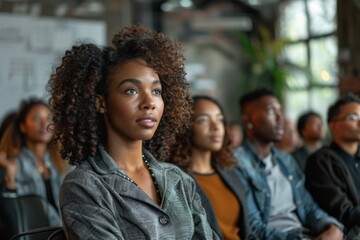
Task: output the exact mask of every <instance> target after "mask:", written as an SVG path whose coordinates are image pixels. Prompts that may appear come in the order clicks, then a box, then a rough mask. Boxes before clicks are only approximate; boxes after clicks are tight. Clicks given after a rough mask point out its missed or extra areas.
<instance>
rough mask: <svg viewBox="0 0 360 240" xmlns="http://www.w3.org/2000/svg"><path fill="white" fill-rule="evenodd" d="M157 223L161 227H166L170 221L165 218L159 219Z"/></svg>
mask: <svg viewBox="0 0 360 240" xmlns="http://www.w3.org/2000/svg"><path fill="white" fill-rule="evenodd" d="M159 222H160V224H161V225H167V224H169V222H170V219H169V218H168V217H167V216H161V217H159Z"/></svg>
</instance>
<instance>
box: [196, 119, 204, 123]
mask: <svg viewBox="0 0 360 240" xmlns="http://www.w3.org/2000/svg"><path fill="white" fill-rule="evenodd" d="M196 123H207V119H205V118H199V119H197V120H196Z"/></svg>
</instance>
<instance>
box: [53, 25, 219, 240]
mask: <svg viewBox="0 0 360 240" xmlns="http://www.w3.org/2000/svg"><path fill="white" fill-rule="evenodd" d="M112 43H113V46H111V47H106V48H100V47H98V46H96V45H94V44H81V45H77V46H73V47H72V48H71V50H68V51H66V53H65V56H64V57H63V58H62V62H61V63H60V66H59V67H57V69H56V71H55V72H54V73H53V75H52V76H51V79H50V81H49V83H48V86H47V88H48V91H49V92H50V96H51V98H50V103H51V107H52V110H53V111H52V112H53V115H54V117H53V121H54V125H53V127H54V129H55V135H56V137H57V139H58V140H59V141H60V142H61V146H62V151H61V153H62V156H63V157H64V158H66V159H69V161H70V164H72V165H77V166H76V168H75V169H74V170H72V171H71V172H70V173H69V174H67V175H66V177H65V179H64V182H63V184H62V186H61V194H60V206H61V213H62V219H63V224H64V229H65V232H66V235H67V237H68V238H69V239H128V240H132V239H137V240H142V239H143V240H145V239H204V240H206V239H217V238H216V235H215V234H214V235H213V232H212V229H211V227H210V225H209V223H208V221H207V218H206V212H205V210H204V208H203V207H202V205H201V199H200V196H199V195H198V194H197V193H196V185H195V182H194V180H193V179H192V178H191V177H190V176H189V175H187V174H186V173H184V172H183V171H182V170H181V169H179V168H178V167H176V166H175V165H173V164H169V163H165V162H163V161H166V160H168V157H169V151H170V147H171V146H172V145H173V144H174V143H175V139H176V136H178V135H180V134H183V133H184V130H185V127H186V126H187V125H188V124H190V116H191V112H190V111H191V105H190V102H191V97H190V94H189V88H188V84H187V82H186V79H185V70H184V57H183V51H182V48H181V46H180V45H179V44H178V43H177V42H175V41H174V40H172V39H171V38H169V37H167V36H165V35H164V34H162V33H157V32H155V31H152V30H150V29H147V28H145V27H142V26H131V27H125V28H123V29H122V30H121V31H120V32H119V33H117V34H116V35H115V36H114V38H113V40H112Z"/></svg>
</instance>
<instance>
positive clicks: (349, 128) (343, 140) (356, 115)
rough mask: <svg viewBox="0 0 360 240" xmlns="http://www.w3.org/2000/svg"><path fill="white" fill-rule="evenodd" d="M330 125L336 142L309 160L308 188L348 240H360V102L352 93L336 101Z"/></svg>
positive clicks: (330, 112) (328, 119)
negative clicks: (338, 223)
mask: <svg viewBox="0 0 360 240" xmlns="http://www.w3.org/2000/svg"><path fill="white" fill-rule="evenodd" d="M327 122H328V126H329V129H330V133H331V136H332V139H333V141H332V143H331V144H330V145H329V146H326V147H323V148H321V149H320V150H318V151H316V152H315V153H314V154H312V155H311V156H310V157H309V160H308V162H307V165H306V168H305V174H306V187H307V188H308V190H309V191H310V193H311V194H312V196H313V198H314V199H315V201H317V203H318V204H319V206H320V207H321V208H322V209H324V210H325V211H327V212H328V213H329V214H330V215H332V216H334V217H336V218H337V219H338V220H339V221H341V222H342V223H343V224H344V226H345V229H346V230H348V231H349V233H348V236H347V237H348V238H347V239H360V231H359V230H360V149H359V142H360V99H359V98H358V97H357V96H355V95H351V94H349V95H345V96H344V97H342V98H340V99H339V100H337V101H336V102H335V103H334V104H333V105H332V106H330V107H329V110H328V115H327ZM355 236H356V237H355Z"/></svg>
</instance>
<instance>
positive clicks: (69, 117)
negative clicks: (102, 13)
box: [47, 26, 191, 165]
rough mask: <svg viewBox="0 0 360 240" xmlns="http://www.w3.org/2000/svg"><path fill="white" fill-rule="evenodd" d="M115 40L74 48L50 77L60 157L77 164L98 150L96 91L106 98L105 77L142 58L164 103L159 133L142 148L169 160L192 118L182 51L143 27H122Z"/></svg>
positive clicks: (101, 138) (100, 130) (101, 137)
mask: <svg viewBox="0 0 360 240" xmlns="http://www.w3.org/2000/svg"><path fill="white" fill-rule="evenodd" d="M112 43H113V46H111V47H106V48H100V47H98V46H96V45H94V44H81V45H79V46H74V47H72V49H71V50H68V51H67V52H66V53H65V56H64V57H63V58H62V62H61V65H60V66H58V67H57V68H56V70H55V72H54V73H53V74H52V75H51V78H50V80H49V82H48V85H47V90H48V92H49V93H50V107H51V109H52V111H53V122H54V130H55V137H56V139H57V140H59V141H60V142H61V145H62V150H61V155H62V157H63V158H65V159H68V160H69V163H70V164H73V165H77V164H79V163H81V162H82V161H85V160H86V159H87V158H88V157H89V156H95V155H96V154H97V153H98V147H97V146H98V145H99V144H100V143H102V144H104V143H105V137H106V131H105V123H104V120H103V118H102V116H101V115H100V114H99V113H98V112H97V110H96V95H101V96H106V94H107V84H108V81H107V80H108V79H109V77H110V76H111V74H112V73H113V71H115V70H116V69H117V67H119V66H120V65H122V64H125V63H127V62H129V61H131V60H134V59H141V60H143V61H145V62H146V64H147V66H149V67H150V68H152V69H154V71H156V73H157V74H158V75H159V77H160V81H161V86H162V98H163V101H164V106H165V107H164V114H163V116H162V119H161V121H160V123H159V127H158V129H157V131H156V132H155V134H154V136H153V138H152V139H150V140H147V141H144V147H145V148H146V149H147V150H149V151H150V152H151V153H152V154H153V155H154V157H155V158H157V159H158V160H161V161H168V159H169V152H170V146H171V145H172V144H174V143H175V141H176V136H178V135H181V134H183V133H184V132H185V129H186V128H187V126H188V125H189V124H190V120H191V96H190V91H189V85H188V83H187V82H186V79H185V69H184V61H185V59H184V56H183V49H182V47H181V45H180V44H179V43H177V42H176V41H174V40H173V39H171V38H169V37H167V36H165V35H164V34H162V33H157V32H155V31H153V30H150V29H147V28H145V27H143V26H131V27H125V28H123V29H122V30H121V31H120V32H119V33H118V34H116V35H115V36H114V38H113V40H112Z"/></svg>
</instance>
